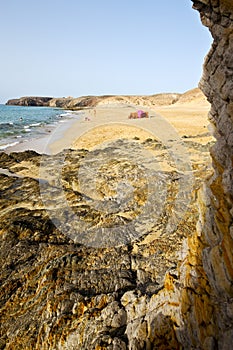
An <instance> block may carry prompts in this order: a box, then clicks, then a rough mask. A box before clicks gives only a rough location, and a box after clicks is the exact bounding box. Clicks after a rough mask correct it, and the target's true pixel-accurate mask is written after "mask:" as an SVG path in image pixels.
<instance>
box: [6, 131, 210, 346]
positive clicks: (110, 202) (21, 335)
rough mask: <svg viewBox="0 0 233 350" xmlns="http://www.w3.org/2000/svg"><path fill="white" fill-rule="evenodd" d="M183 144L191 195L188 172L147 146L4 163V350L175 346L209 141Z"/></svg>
mask: <svg viewBox="0 0 233 350" xmlns="http://www.w3.org/2000/svg"><path fill="white" fill-rule="evenodd" d="M200 139H202V142H203V135H200ZM207 139H209V138H207ZM170 142H174V143H175V142H176V141H175V140H173V141H171V140H170ZM184 142H185V143H186V146H187V149H188V150H189V152H190V155H191V154H193V153H195V154H197V153H198V157H197V158H195V157H194V159H193V161H192V167H193V174H194V179H193V180H194V183H193V187H192V189H193V192H190V191H188V192H187V193H186V187H185V184H187V182H188V183H189V182H190V181H191V178H189V174H190V171H189V170H190V169H187V173H186V170H185V169H184V171H180V170H179V171H178V169H177V168H176V165H175V164H174V160H172V158H171V154H170V151H169V149H166V147H164V145H163V144H162V143H161V142H159V141H158V140H156V139H152V138H149V139H147V140H145V141H144V142H141V141H140V140H138V138H136V139H132V140H126V139H120V140H116V141H112V142H110V143H108V144H105V145H103V146H102V147H101V146H100V148H97V149H95V150H93V151H86V150H80V151H79V150H78V151H75V150H67V151H64V152H62V153H60V154H57V155H55V156H42V155H39V154H37V153H35V152H33V151H27V152H23V153H11V154H9V155H7V154H5V153H1V154H0V168H4V169H5V170H4V171H2V174H0V188H1V198H0V205H1V210H0V234H1V247H0V249H1V253H0V257H1V271H0V279H1V287H0V293H1V325H0V329H1V338H0V339H1V340H0V345H1V348H2V349H15V350H17V349H22V348H23V349H27V350H29V349H30V350H32V349H33V350H35V349H51V350H52V349H67V350H70V349H80V350H81V349H83V350H84V349H86V350H92V349H93V350H94V349H95V350H96V349H109V350H110V349H152V348H154V349H166V350H167V349H177V348H179V347H180V345H179V344H181V343H182V341H183V337H184V334H185V333H184V334H183V332H184V330H183V328H182V327H183V324H182V317H181V311H180V307H181V293H182V288H183V286H182V283H181V281H180V272H179V270H180V265H181V264H182V262H183V260H184V256H185V247H183V244H184V240H185V239H187V237H189V236H191V235H192V233H193V232H194V230H195V223H196V220H197V215H198V213H197V207H196V204H195V191H196V189H197V188H199V186H200V183H201V182H202V181H203V177H205V176H206V174H207V173H208V172H209V170H208V166H207V165H208V164H209V161H210V159H209V154H208V149H209V144H208V143H206V144H205V145H204V144H203V143H202V144H200V143H199V142H198V137H196V138H195V142H194V141H192V142H191V141H190V140H189V138H185V139H184ZM170 146H172V144H171V145H170ZM174 146H176V144H175V145H174ZM145 154H147V155H148V157H149V158H148V159H147V158H146V157H145ZM150 157H152V158H153V159H156V162H153V159H151V158H150ZM195 159H196V160H195ZM200 160H202V162H201V163H202V164H201V163H200ZM153 163H155V168H153V167H152V164H153ZM165 163H166V164H167V167H166V169H165V168H164V164H165ZM200 164H201V165H200ZM6 170H7V171H6ZM93 177H94V179H95V180H94V187H93ZM38 178H40V180H38ZM179 187H182V190H180V194H181V195H180V197H179V200H177V198H176V197H177V196H176V195H177V191H179ZM158 193H159V195H158ZM187 200H188V202H189V200H190V203H189V205H188V208H187V203H186V202H187ZM185 208H186V209H187V213H186V215H185V216H184V217H183V211H184V209H185ZM161 211H162V212H161ZM180 217H181V218H182V220H180V219H179V218H180ZM177 218H178V222H177ZM176 222H177V227H176V229H175V230H170V229H169V228H168V227H169V224H171V225H172V227H173V226H174V224H175V223H176ZM175 226H176V225H175ZM183 251H184V253H183ZM177 330H178V331H177Z"/></svg>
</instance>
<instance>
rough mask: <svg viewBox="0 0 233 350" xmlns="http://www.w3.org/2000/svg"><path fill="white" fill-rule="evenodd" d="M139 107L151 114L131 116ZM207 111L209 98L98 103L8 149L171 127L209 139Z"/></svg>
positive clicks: (157, 132) (49, 147)
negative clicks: (153, 104)
mask: <svg viewBox="0 0 233 350" xmlns="http://www.w3.org/2000/svg"><path fill="white" fill-rule="evenodd" d="M136 108H138V109H143V110H145V111H148V113H149V116H150V118H148V119H137V120H132V119H131V120H129V119H128V116H129V114H130V113H131V112H135V111H136ZM208 111H209V103H208V102H207V101H201V102H196V103H194V102H188V103H181V104H175V105H169V106H160V107H153V108H152V107H150V108H146V107H145V106H143V107H140V106H137V107H131V106H127V105H123V104H122V105H120V104H115V105H114V104H112V105H106V106H99V107H98V106H97V107H96V108H94V109H87V110H85V114H84V115H83V117H82V118H80V120H72V119H70V120H67V121H66V122H65V123H60V124H58V125H57V126H56V127H55V129H54V130H52V131H51V133H50V134H49V135H47V136H45V137H43V138H40V139H35V140H32V141H29V142H25V143H22V144H18V145H16V146H14V147H9V148H8V149H7V150H6V152H7V153H10V152H18V151H25V150H34V151H36V152H38V153H47V154H56V153H58V152H60V151H62V150H63V149H68V148H72V149H82V148H85V149H88V150H91V149H93V148H94V147H96V146H97V145H100V144H102V143H105V142H108V141H112V140H116V139H140V141H142V142H143V141H144V140H146V139H148V138H150V137H152V138H155V137H156V136H157V137H158V138H161V137H162V138H163V137H167V138H169V132H171V130H170V129H171V128H172V129H173V130H172V133H173V132H174V133H176V134H177V135H176V137H177V138H189V139H190V138H191V139H192V138H193V139H195V141H196V142H200V143H207V142H209V141H210V140H212V139H213V138H212V136H211V135H210V133H209V131H208V125H209V121H208ZM162 134H163V135H164V136H163V135H162ZM165 135H166V136H165ZM173 137H174V135H173Z"/></svg>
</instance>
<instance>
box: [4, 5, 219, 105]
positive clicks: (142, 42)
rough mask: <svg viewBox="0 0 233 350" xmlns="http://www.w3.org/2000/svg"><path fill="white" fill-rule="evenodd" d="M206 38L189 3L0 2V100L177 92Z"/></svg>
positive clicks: (192, 78)
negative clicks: (29, 97) (21, 97)
mask: <svg viewBox="0 0 233 350" xmlns="http://www.w3.org/2000/svg"><path fill="white" fill-rule="evenodd" d="M211 42H212V38H211V36H210V34H209V31H208V30H207V28H205V27H203V26H202V25H201V22H200V18H199V14H198V13H197V12H196V11H195V10H193V9H192V2H191V0H162V1H159V0H144V1H142V0H98V1H97V0H40V1H39V0H38V1H35V0H20V1H18V0H9V1H6V0H5V1H3V0H1V3H0V45H1V54H0V79H1V80H0V103H1V102H2V103H4V102H6V100H7V99H9V98H14V97H20V96H26V95H35V96H56V97H62V96H74V97H77V96H82V95H101V94H154V93H159V92H184V91H187V90H189V89H191V88H193V87H196V86H197V84H198V81H199V79H200V77H201V72H202V65H203V62H204V57H205V55H206V54H207V52H208V51H209V48H210V45H211Z"/></svg>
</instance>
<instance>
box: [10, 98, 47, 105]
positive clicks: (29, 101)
mask: <svg viewBox="0 0 233 350" xmlns="http://www.w3.org/2000/svg"><path fill="white" fill-rule="evenodd" d="M50 100H52V97H35V96H30V97H21V98H17V99H12V100H9V101H7V103H6V104H7V105H11V106H34V107H38V106H42V107H46V106H49V101H50Z"/></svg>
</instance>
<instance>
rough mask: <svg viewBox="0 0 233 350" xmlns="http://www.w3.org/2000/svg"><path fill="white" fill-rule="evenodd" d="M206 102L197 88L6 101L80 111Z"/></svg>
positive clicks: (10, 103) (15, 103)
mask: <svg viewBox="0 0 233 350" xmlns="http://www.w3.org/2000/svg"><path fill="white" fill-rule="evenodd" d="M201 102H206V97H205V96H204V94H203V93H202V91H201V90H200V89H199V88H194V89H192V90H188V91H186V92H185V93H183V94H180V93H160V94H155V95H104V96H81V97H77V98H74V97H62V98H52V97H36V96H29V97H21V98H18V99H12V100H9V101H7V103H6V104H7V105H14V106H47V107H60V108H66V109H74V110H75V109H81V108H85V107H95V106H97V105H100V106H101V105H109V104H116V103H118V104H133V105H141V106H167V105H172V104H184V103H201Z"/></svg>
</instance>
